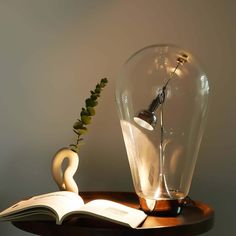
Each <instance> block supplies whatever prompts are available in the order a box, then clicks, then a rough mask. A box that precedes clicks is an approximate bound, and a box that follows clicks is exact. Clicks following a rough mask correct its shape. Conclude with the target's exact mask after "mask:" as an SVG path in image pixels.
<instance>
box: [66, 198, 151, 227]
mask: <svg viewBox="0 0 236 236" xmlns="http://www.w3.org/2000/svg"><path fill="white" fill-rule="evenodd" d="M72 213H73V214H79V213H83V214H87V215H92V216H95V217H98V218H102V219H105V220H108V221H111V222H115V223H118V224H121V225H125V226H130V227H132V228H136V227H137V226H138V225H140V224H141V223H142V222H143V221H144V220H145V218H146V217H147V215H146V214H145V213H144V212H143V211H141V210H137V209H134V208H131V207H127V206H125V205H122V204H119V203H117V202H113V201H109V200H102V199H98V200H93V201H91V202H89V203H86V204H85V205H83V206H81V207H80V210H79V211H78V212H72ZM72 213H71V214H72Z"/></svg>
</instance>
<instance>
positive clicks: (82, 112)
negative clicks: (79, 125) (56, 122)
mask: <svg viewBox="0 0 236 236" xmlns="http://www.w3.org/2000/svg"><path fill="white" fill-rule="evenodd" d="M80 116H89V112H88V111H87V110H82V111H81V112H80Z"/></svg>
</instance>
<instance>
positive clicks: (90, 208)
mask: <svg viewBox="0 0 236 236" xmlns="http://www.w3.org/2000/svg"><path fill="white" fill-rule="evenodd" d="M71 216H76V217H78V218H79V217H80V216H81V218H82V217H85V218H86V216H87V217H91V216H92V217H95V218H100V219H103V220H107V221H110V222H114V223H117V224H121V225H125V226H130V227H132V228H136V227H138V225H140V224H141V223H142V222H143V221H144V219H145V218H146V217H147V215H146V214H145V213H144V212H143V211H141V210H137V209H134V208H131V207H127V206H124V205H122V204H120V203H116V202H113V201H109V200H103V199H98V200H93V201H90V202H88V203H86V204H84V201H83V200H82V198H81V197H80V196H78V195H77V194H75V193H73V192H68V191H58V192H53V193H48V194H43V195H38V196H34V197H31V198H29V199H27V200H22V201H20V202H18V203H16V204H14V205H13V206H11V207H9V208H7V209H6V210H4V211H2V212H0V221H25V220H29V221H32V220H52V219H54V220H55V221H56V223H57V224H61V223H62V222H63V220H66V219H68V218H70V217H71Z"/></svg>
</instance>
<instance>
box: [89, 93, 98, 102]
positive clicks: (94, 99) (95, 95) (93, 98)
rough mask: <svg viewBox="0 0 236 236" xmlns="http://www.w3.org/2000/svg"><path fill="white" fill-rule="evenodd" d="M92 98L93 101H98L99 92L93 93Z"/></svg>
mask: <svg viewBox="0 0 236 236" xmlns="http://www.w3.org/2000/svg"><path fill="white" fill-rule="evenodd" d="M90 98H91V99H92V100H93V101H96V100H97V98H98V96H97V94H96V93H95V94H92V95H91V96H90Z"/></svg>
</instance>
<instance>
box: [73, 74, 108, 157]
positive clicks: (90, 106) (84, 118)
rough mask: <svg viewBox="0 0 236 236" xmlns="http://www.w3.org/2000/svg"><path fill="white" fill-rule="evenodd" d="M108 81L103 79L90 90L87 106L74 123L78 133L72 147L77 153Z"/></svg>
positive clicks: (74, 129) (75, 130) (86, 101)
mask: <svg viewBox="0 0 236 236" xmlns="http://www.w3.org/2000/svg"><path fill="white" fill-rule="evenodd" d="M107 82H108V80H107V78H103V79H101V81H100V83H98V84H97V85H96V88H95V89H94V90H91V91H90V93H91V95H90V97H89V98H87V99H86V100H85V108H84V107H83V108H82V110H81V112H80V118H79V119H77V120H76V122H75V123H74V125H73V131H74V132H75V133H76V134H77V140H76V143H75V144H70V149H71V150H72V151H74V152H76V153H78V152H79V148H80V145H82V144H83V138H81V136H82V135H84V134H86V133H87V132H88V129H87V127H86V126H87V125H88V124H90V123H91V119H92V116H94V115H95V109H94V107H95V106H97V104H98V101H97V100H98V98H99V97H100V93H101V91H102V89H103V88H104V87H105V86H106V84H107Z"/></svg>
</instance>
